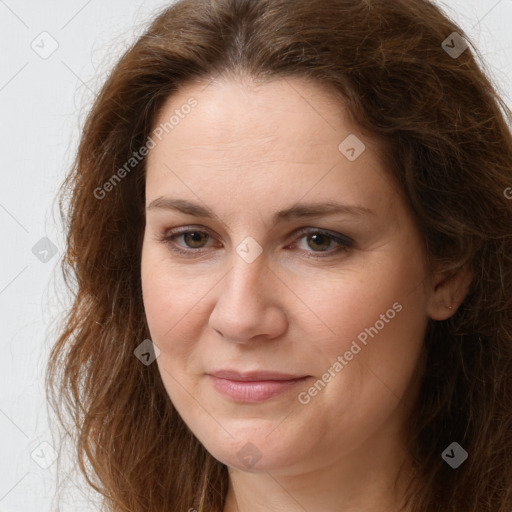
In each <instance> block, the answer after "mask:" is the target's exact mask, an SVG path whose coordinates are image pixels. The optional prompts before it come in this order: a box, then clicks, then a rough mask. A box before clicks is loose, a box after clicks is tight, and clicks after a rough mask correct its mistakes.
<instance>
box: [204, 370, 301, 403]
mask: <svg viewBox="0 0 512 512" xmlns="http://www.w3.org/2000/svg"><path fill="white" fill-rule="evenodd" d="M207 376H208V378H209V379H210V381H211V383H212V386H213V388H214V389H215V390H216V391H217V392H218V393H220V394H221V395H223V396H225V397H227V398H229V399H231V400H233V401H236V402H245V403H255V402H263V401H265V400H269V399H271V398H274V397H277V396H279V395H282V394H284V393H286V392H289V391H291V390H293V388H295V387H297V386H299V385H301V384H303V383H304V381H305V380H307V379H309V378H310V377H311V376H310V375H291V374H286V373H279V372H270V371H255V372H237V371H232V370H221V371H218V372H214V373H211V374H207Z"/></svg>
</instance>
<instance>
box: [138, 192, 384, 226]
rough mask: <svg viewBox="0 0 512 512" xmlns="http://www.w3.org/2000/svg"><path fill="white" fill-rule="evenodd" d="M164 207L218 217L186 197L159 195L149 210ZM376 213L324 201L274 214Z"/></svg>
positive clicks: (298, 216)
mask: <svg viewBox="0 0 512 512" xmlns="http://www.w3.org/2000/svg"><path fill="white" fill-rule="evenodd" d="M155 208H162V209H166V210H177V211H179V212H181V213H184V214H186V215H193V216H194V217H204V218H214V217H217V216H216V215H215V214H214V213H213V211H212V210H210V209H209V208H207V207H206V206H202V205H200V204H197V203H193V202H191V201H186V200H184V199H173V198H170V197H157V198H156V199H155V200H154V201H152V202H151V203H150V204H149V206H148V207H147V208H146V209H147V210H153V209H155ZM336 214H344V215H354V216H361V215H375V212H374V211H373V210H370V209H369V208H365V207H363V206H358V205H348V204H341V203H336V202H333V201H327V202H323V203H299V204H296V205H294V206H291V207H290V208H286V209H285V210H280V211H278V212H276V213H275V214H274V217H273V219H272V223H273V224H278V223H282V222H284V221H286V220H291V219H302V218H310V217H323V216H327V215H336Z"/></svg>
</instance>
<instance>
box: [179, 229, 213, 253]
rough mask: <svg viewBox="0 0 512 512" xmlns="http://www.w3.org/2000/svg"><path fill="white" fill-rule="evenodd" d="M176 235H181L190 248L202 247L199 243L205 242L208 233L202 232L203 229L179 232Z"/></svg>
mask: <svg viewBox="0 0 512 512" xmlns="http://www.w3.org/2000/svg"><path fill="white" fill-rule="evenodd" d="M177 236H182V237H183V241H184V242H185V244H186V245H187V246H188V247H190V248H192V249H200V248H202V247H203V245H201V243H202V242H205V243H206V242H207V241H208V239H209V238H210V235H208V233H204V232H203V231H187V232H185V233H180V234H179V235H177Z"/></svg>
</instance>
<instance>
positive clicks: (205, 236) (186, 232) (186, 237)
mask: <svg viewBox="0 0 512 512" xmlns="http://www.w3.org/2000/svg"><path fill="white" fill-rule="evenodd" d="M178 238H182V239H183V242H184V243H185V245H184V246H183V245H181V244H177V243H176V240H177V239H178ZM210 238H211V237H210V234H209V233H207V232H206V231H202V230H199V229H190V228H189V229H182V230H180V231H177V230H172V231H171V232H169V231H168V232H167V233H166V234H164V235H163V236H162V237H161V238H160V241H162V242H164V243H165V244H166V245H168V246H169V248H170V249H171V250H172V251H174V252H177V253H179V254H183V255H185V256H194V255H197V254H201V253H203V252H204V251H203V250H202V249H203V248H204V247H205V244H206V242H208V240H209V239H210Z"/></svg>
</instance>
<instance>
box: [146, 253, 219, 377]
mask: <svg viewBox="0 0 512 512" xmlns="http://www.w3.org/2000/svg"><path fill="white" fill-rule="evenodd" d="M141 281H142V293H143V300H144V309H145V313H146V319H147V323H148V327H149V331H150V335H151V339H152V341H153V342H154V343H155V344H156V345H157V346H158V348H159V349H160V351H161V356H160V357H159V358H158V363H159V364H163V365H164V366H165V368H167V369H169V370H171V369H172V372H173V373H176V372H181V371H182V370H185V369H186V365H188V364H189V362H190V361H189V358H190V355H191V354H192V353H194V352H195V351H196V350H197V349H198V346H197V345H198V343H199V340H200V339H201V331H202V330H203V329H204V326H205V325H206V323H207V322H208V314H209V313H208V312H207V308H208V307H209V306H208V293H209V292H211V290H212V288H213V287H214V286H215V278H214V277H213V274H212V273H210V274H208V273H205V272H203V273H202V277H201V278H200V279H199V278H197V271H195V270H193V269H190V270H187V269H184V268H183V266H181V267H180V268H177V267H175V266H173V265H172V264H171V262H170V259H169V258H168V257H167V256H166V255H165V252H164V251H162V249H161V248H160V247H157V246H154V245H153V244H148V245H147V246H145V247H143V251H142V261H141Z"/></svg>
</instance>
